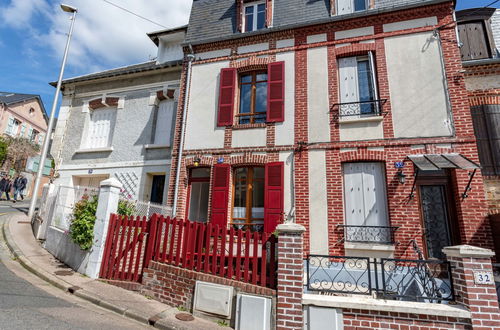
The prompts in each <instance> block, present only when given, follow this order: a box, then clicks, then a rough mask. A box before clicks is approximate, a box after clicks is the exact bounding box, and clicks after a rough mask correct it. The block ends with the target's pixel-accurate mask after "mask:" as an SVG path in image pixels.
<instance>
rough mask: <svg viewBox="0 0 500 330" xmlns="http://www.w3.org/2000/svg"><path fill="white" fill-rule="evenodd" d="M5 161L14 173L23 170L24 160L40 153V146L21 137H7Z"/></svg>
mask: <svg viewBox="0 0 500 330" xmlns="http://www.w3.org/2000/svg"><path fill="white" fill-rule="evenodd" d="M6 142H7V144H8V147H7V157H6V158H7V160H8V161H9V163H10V164H11V167H13V168H14V169H15V170H16V172H20V171H22V170H23V169H24V166H25V164H26V160H27V159H28V158H29V157H33V156H35V155H36V154H38V152H40V146H38V145H36V144H34V143H33V142H31V141H30V140H28V139H25V138H21V137H7V138H6Z"/></svg>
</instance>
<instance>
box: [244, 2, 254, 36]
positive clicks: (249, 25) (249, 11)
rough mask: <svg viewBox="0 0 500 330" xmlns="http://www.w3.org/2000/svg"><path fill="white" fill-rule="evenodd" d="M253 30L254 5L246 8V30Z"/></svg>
mask: <svg viewBox="0 0 500 330" xmlns="http://www.w3.org/2000/svg"><path fill="white" fill-rule="evenodd" d="M248 31H253V6H248V7H246V8H245V32H248Z"/></svg>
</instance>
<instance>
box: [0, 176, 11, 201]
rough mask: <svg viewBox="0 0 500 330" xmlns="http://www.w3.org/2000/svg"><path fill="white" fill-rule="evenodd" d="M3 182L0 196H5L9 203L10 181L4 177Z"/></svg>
mask: <svg viewBox="0 0 500 330" xmlns="http://www.w3.org/2000/svg"><path fill="white" fill-rule="evenodd" d="M4 179H5V182H4V185H3V187H2V191H1V192H0V195H3V193H5V196H7V200H8V201H10V189H11V188H12V180H10V178H9V177H8V176H7V175H6V176H5V177H4Z"/></svg>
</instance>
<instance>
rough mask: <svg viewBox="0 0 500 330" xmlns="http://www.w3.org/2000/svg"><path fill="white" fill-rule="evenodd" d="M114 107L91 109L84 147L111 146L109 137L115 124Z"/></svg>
mask: <svg viewBox="0 0 500 330" xmlns="http://www.w3.org/2000/svg"><path fill="white" fill-rule="evenodd" d="M115 118H116V108H100V109H95V110H92V113H91V114H90V120H89V125H88V130H87V134H86V136H84V138H85V140H84V141H85V148H88V149H96V148H107V147H110V146H111V138H112V135H113V129H114V125H115Z"/></svg>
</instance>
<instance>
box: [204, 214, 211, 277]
mask: <svg viewBox="0 0 500 330" xmlns="http://www.w3.org/2000/svg"><path fill="white" fill-rule="evenodd" d="M211 236H212V224H210V223H209V224H208V225H207V231H206V233H205V258H204V260H203V262H204V263H205V265H204V267H203V270H204V272H205V273H208V270H209V268H210V261H209V260H208V257H209V255H210V239H211Z"/></svg>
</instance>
